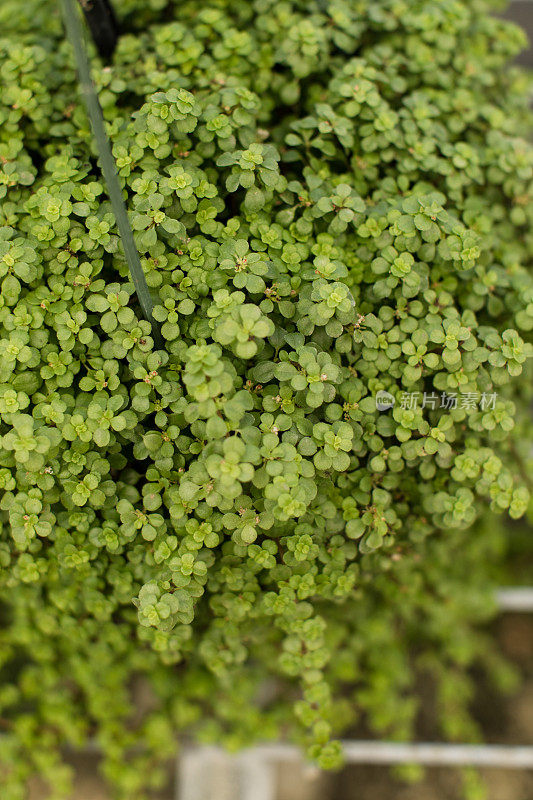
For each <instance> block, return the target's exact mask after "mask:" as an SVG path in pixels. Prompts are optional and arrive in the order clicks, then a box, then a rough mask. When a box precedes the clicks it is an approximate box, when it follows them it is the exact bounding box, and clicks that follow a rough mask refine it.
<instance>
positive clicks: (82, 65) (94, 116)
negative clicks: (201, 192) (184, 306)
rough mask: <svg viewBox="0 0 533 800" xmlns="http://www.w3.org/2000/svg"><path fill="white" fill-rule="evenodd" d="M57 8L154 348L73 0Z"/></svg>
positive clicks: (144, 289)
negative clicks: (69, 46)
mask: <svg viewBox="0 0 533 800" xmlns="http://www.w3.org/2000/svg"><path fill="white" fill-rule="evenodd" d="M61 5H62V10H63V18H64V22H65V28H66V30H67V35H68V38H69V40H70V43H71V45H72V48H73V50H74V55H75V58H76V66H77V69H78V76H79V80H80V89H81V93H82V96H83V101H84V103H85V106H86V108H87V114H88V116H89V121H90V123H91V128H92V131H93V134H94V138H95V139H96V146H97V149H98V155H99V158H100V165H101V169H102V174H103V176H104V180H105V183H106V186H107V192H108V195H109V199H110V200H111V206H112V209H113V213H114V215H115V220H116V222H117V227H118V230H119V233H120V238H121V240H122V246H123V248H124V254H125V256H126V261H127V264H128V267H129V270H130V274H131V277H132V280H133V284H134V286H135V291H136V292H137V297H138V298H139V303H140V305H141V308H142V311H143V314H144V317H145V319H147V320H148V322H149V323H150V324H151V326H152V336H153V338H154V341H155V342H156V345H157V346H161V338H160V335H159V331H158V328H157V326H156V323H155V321H154V318H153V315H152V312H153V308H154V301H153V298H152V295H151V293H150V289H149V288H148V284H147V283H146V278H145V277H144V273H143V270H142V266H141V260H140V258H139V253H138V252H137V248H136V246H135V241H134V238H133V231H132V229H131V225H130V221H129V219H128V212H127V211H126V206H125V203H124V198H123V197H122V188H121V186H120V182H119V179H118V175H117V171H116V168H115V160H114V158H113V153H112V151H111V145H110V142H109V139H108V137H107V133H106V129H105V122H104V115H103V113H102V107H101V105H100V101H99V99H98V95H97V93H96V89H95V86H94V83H93V81H92V78H91V67H90V64H89V58H88V56H87V51H86V49H85V43H84V39H83V30H82V26H81V21H80V16H79V11H78V5H77V2H76V0H61Z"/></svg>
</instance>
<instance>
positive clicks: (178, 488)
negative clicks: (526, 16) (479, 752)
mask: <svg viewBox="0 0 533 800" xmlns="http://www.w3.org/2000/svg"><path fill="white" fill-rule="evenodd" d="M488 5H489V4H487V3H485V2H483V0H468V1H466V0H465V1H464V2H459V1H458V0H420V1H417V2H412V0H379V1H376V2H369V1H367V0H364V1H363V0H306V1H305V2H304V0H254V1H253V2H248V0H246V1H245V0H242V1H241V0H231V2H230V0H207V2H206V3H205V4H201V5H199V4H198V3H197V2H192V0H190V1H189V0H184V1H183V2H176V3H170V4H168V3H167V2H166V0H149V1H148V2H147V0H121V1H120V2H116V6H117V10H118V13H119V16H120V17H121V18H122V19H123V21H124V27H125V29H126V32H125V34H124V35H123V36H122V37H121V39H120V43H119V46H118V50H117V52H116V54H115V57H114V59H113V63H112V64H111V65H109V66H105V67H104V66H103V65H102V64H99V63H98V62H97V63H96V67H95V78H96V80H97V83H98V87H99V90H100V95H101V100H102V104H103V106H104V112H105V115H106V119H107V121H108V123H109V134H110V137H111V140H112V142H113V150H114V155H115V157H116V161H117V166H118V170H119V174H120V177H121V180H122V183H123V186H124V188H125V196H126V197H127V204H128V208H129V212H130V216H131V222H132V226H133V229H134V231H135V238H136V243H137V246H138V248H139V251H140V253H141V257H142V263H143V268H144V270H145V274H146V277H147V281H148V283H149V285H150V287H151V288H152V289H153V291H154V296H157V307H156V310H155V317H156V319H157V321H158V324H159V325H160V329H161V334H162V337H163V340H164V349H157V350H156V349H155V346H154V342H153V339H152V337H151V335H150V334H151V331H150V326H149V324H148V323H147V322H146V321H144V320H143V319H142V318H141V314H140V309H139V307H138V304H137V303H136V298H135V294H134V291H133V286H132V284H131V282H130V281H129V277H128V270H127V267H126V264H125V261H124V258H123V255H122V250H121V247H120V243H119V241H118V236H117V231H116V229H115V226H114V219H113V216H112V214H111V210H110V206H109V202H108V201H107V200H106V196H105V190H104V187H103V185H102V181H101V178H100V176H99V171H98V168H97V161H96V155H95V149H94V144H93V141H92V137H91V134H90V130H89V126H88V122H87V118H86V116H85V113H84V110H83V106H82V104H81V102H80V99H79V95H78V93H77V89H76V76H75V72H74V68H73V58H72V53H71V50H70V48H69V46H68V45H67V44H66V42H65V41H64V34H63V30H62V25H61V20H60V17H59V13H58V10H57V8H56V3H55V2H52V0H49V1H48V2H43V0H25V2H24V3H21V2H20V0H4V2H3V3H2V7H1V8H0V24H1V29H2V35H3V37H4V38H3V39H2V40H1V41H0V66H1V70H2V76H3V80H4V84H5V85H4V87H3V91H2V95H1V99H0V124H1V133H0V197H1V198H2V207H1V210H0V279H1V290H2V292H1V301H0V414H1V430H0V486H1V487H2V496H1V501H0V509H1V510H0V521H1V528H0V614H1V617H0V618H1V630H0V670H1V671H0V676H1V684H0V726H1V727H2V730H3V732H4V734H5V738H4V739H3V742H2V747H1V749H0V772H1V771H2V765H3V769H4V773H3V777H2V779H3V785H4V788H3V789H2V800H18V798H22V797H24V785H25V782H26V779H27V777H28V776H31V775H32V774H34V773H38V774H41V775H42V776H43V777H44V778H45V779H47V780H48V781H49V783H50V787H51V793H52V794H51V796H52V797H54V798H59V797H62V796H63V791H64V790H65V786H66V783H67V776H66V774H65V773H64V771H63V768H62V767H61V766H60V761H59V756H58V745H61V744H65V743H69V744H71V745H79V744H81V743H82V742H83V741H85V740H86V738H88V737H93V738H95V739H96V740H97V741H98V742H99V744H100V745H101V746H102V748H103V750H104V752H105V755H106V762H105V764H104V769H105V771H106V774H107V775H108V776H109V778H110V779H111V780H112V781H114V782H115V785H116V787H117V788H116V796H117V797H119V796H120V797H122V796H124V797H125V798H128V800H133V799H134V798H136V797H138V794H139V792H141V791H142V789H143V787H144V786H145V784H146V783H147V782H149V781H150V780H154V781H157V779H158V775H159V773H158V772H157V770H155V769H154V766H155V765H156V764H157V763H158V762H159V761H160V760H161V759H164V758H165V757H166V756H168V755H170V754H171V753H172V752H173V749H174V743H175V739H176V735H177V734H186V735H188V736H195V737H198V738H200V739H202V740H212V741H222V742H225V743H226V744H228V745H231V746H236V747H237V746H241V745H243V744H248V743H250V742H251V741H253V740H254V739H257V738H269V737H281V736H287V737H290V738H292V739H293V740H297V741H301V742H304V743H306V744H307V745H308V746H309V753H310V755H311V756H312V757H314V758H316V759H317V760H318V762H319V763H320V764H321V765H322V766H326V767H327V766H332V765H334V764H335V763H336V762H337V755H338V752H337V750H338V749H337V746H336V745H335V743H332V742H331V739H332V736H335V735H336V734H338V733H339V732H342V731H343V730H345V729H346V728H347V727H348V726H349V725H350V724H352V722H353V721H354V719H356V718H357V716H358V715H360V714H363V715H364V716H365V718H366V719H367V720H368V722H369V723H370V725H371V726H372V728H373V730H374V731H376V732H377V733H380V734H383V735H387V736H394V737H408V736H409V735H411V732H412V726H413V721H414V718H415V714H416V704H415V702H414V699H413V687H414V684H415V681H416V677H415V676H416V672H415V666H416V667H417V668H418V669H421V668H427V669H430V670H431V671H432V672H433V673H434V674H435V676H436V677H437V679H438V686H439V690H438V691H439V698H440V701H439V706H440V719H441V724H442V729H443V732H444V734H445V735H446V736H448V737H451V738H454V737H463V738H464V737H474V736H475V735H476V732H475V729H474V728H473V725H472V723H471V722H470V720H469V718H468V716H466V714H465V711H464V710H465V706H466V704H467V701H468V697H469V693H470V691H471V687H470V685H469V683H468V679H467V677H466V673H465V669H466V668H467V667H468V666H469V665H471V664H473V663H475V662H476V661H477V660H478V659H480V658H481V659H483V660H484V663H487V662H488V661H492V662H494V663H496V657H495V655H494V654H493V653H492V652H491V650H490V647H488V645H487V643H486V642H485V640H484V638H483V637H482V636H481V635H480V634H479V633H476V632H475V630H474V629H473V627H472V625H473V623H475V622H476V621H477V620H480V619H484V618H486V617H487V615H489V614H490V612H491V610H492V603H491V600H490V592H491V588H492V582H491V569H492V567H491V564H492V562H493V561H494V559H495V558H496V557H497V556H498V554H499V553H500V551H501V550H502V549H503V547H504V542H503V537H502V534H501V533H499V532H498V530H496V529H495V527H494V525H493V523H492V522H491V521H490V519H491V517H490V515H491V511H490V509H492V511H506V510H508V511H509V512H510V514H511V516H513V517H518V516H520V515H521V514H523V513H524V511H525V510H526V508H527V506H528V502H529V494H528V490H527V483H528V480H527V468H528V466H527V455H526V454H527V437H528V433H529V434H530V423H529V422H528V410H527V404H528V400H529V396H528V391H529V389H528V386H529V384H530V374H529V377H526V373H525V372H522V370H523V366H524V363H525V362H526V359H527V357H528V356H529V355H531V351H532V347H531V344H529V343H527V340H528V338H530V337H531V334H530V332H531V330H532V328H533V279H532V276H531V273H530V272H528V267H529V264H530V257H531V253H532V249H533V238H532V223H533V204H532V203H531V195H530V192H531V184H532V176H533V149H532V148H531V146H530V145H529V144H528V143H527V141H526V140H525V138H524V137H525V136H527V132H528V128H529V124H530V121H531V120H530V117H529V112H528V86H527V82H526V81H525V79H524V78H523V77H522V76H521V75H520V74H519V73H518V71H517V70H515V69H514V68H511V67H509V62H510V60H511V59H512V57H513V55H514V54H515V53H516V52H518V51H519V50H520V48H521V47H522V46H523V43H524V37H523V35H522V33H521V32H520V31H519V30H518V29H516V28H515V27H513V26H511V25H509V24H508V23H505V22H503V21H501V20H499V19H496V18H493V17H491V16H490V15H489V10H490V9H489V8H488ZM378 392H381V393H383V392H387V393H389V395H391V396H392V398H393V400H394V401H395V402H394V405H393V407H387V408H384V409H383V410H380V408H379V407H377V406H376V398H377V395H378ZM424 393H425V400H424ZM387 396H388V395H385V397H387ZM487 514H488V515H489V516H488V521H487ZM472 525H473V527H472ZM139 687H142V691H141V689H139ZM147 692H148V693H149V697H150V699H149V701H148V702H146V701H145V702H143V703H142V704H141V706H140V710H139V707H137V706H136V703H137V699H138V696H139V694H140V693H141V694H142V695H143V697H146V694H147ZM125 751H127V752H130V753H131V755H130V760H129V761H128V760H127V759H126V758H125V756H124V753H125Z"/></svg>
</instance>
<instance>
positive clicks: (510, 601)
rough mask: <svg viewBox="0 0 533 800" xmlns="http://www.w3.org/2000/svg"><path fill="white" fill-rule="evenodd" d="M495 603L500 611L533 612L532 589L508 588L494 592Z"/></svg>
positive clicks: (523, 587)
mask: <svg viewBox="0 0 533 800" xmlns="http://www.w3.org/2000/svg"><path fill="white" fill-rule="evenodd" d="M496 602H497V603H498V608H499V610H500V611H504V612H505V611H517V612H520V613H530V612H533V587H532V586H516V587H515V586H510V587H508V588H502V589H499V590H498V591H497V592H496Z"/></svg>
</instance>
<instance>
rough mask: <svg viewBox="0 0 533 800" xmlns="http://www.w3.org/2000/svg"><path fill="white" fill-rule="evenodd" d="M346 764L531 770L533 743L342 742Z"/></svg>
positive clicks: (270, 754) (276, 754)
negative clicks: (521, 744) (515, 744)
mask: <svg viewBox="0 0 533 800" xmlns="http://www.w3.org/2000/svg"><path fill="white" fill-rule="evenodd" d="M342 747H343V753H344V758H345V761H346V762H347V763H349V764H403V763H407V764H408V763H413V764H414V763H416V764H425V765H426V766H464V765H470V766H474V767H494V768H497V769H533V746H514V745H497V744H479V745H478V744H447V743H444V742H443V743H441V742H435V743H433V742H421V743H417V742H412V743H410V742H407V743H404V742H383V741H373V740H370V741H357V740H348V741H344V742H342ZM255 753H256V755H257V756H258V757H259V756H260V757H262V758H264V759H266V760H268V761H278V762H279V761H295V760H298V761H300V760H302V758H303V756H302V753H301V751H300V750H299V748H297V747H294V746H292V745H285V744H282V743H279V744H272V745H260V746H259V747H257V748H255Z"/></svg>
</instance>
